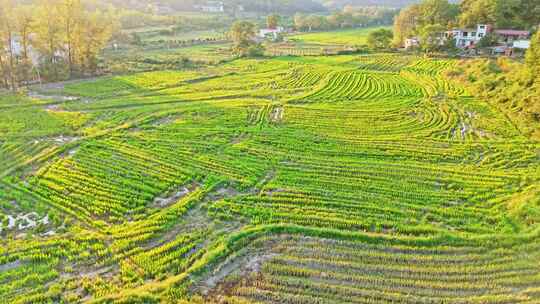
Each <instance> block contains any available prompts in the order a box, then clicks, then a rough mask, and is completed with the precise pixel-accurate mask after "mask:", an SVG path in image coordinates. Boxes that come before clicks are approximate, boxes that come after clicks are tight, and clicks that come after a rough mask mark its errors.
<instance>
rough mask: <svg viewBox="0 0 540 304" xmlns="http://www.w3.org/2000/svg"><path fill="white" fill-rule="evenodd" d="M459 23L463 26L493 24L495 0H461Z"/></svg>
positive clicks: (495, 15) (495, 14) (495, 10)
mask: <svg viewBox="0 0 540 304" xmlns="http://www.w3.org/2000/svg"><path fill="white" fill-rule="evenodd" d="M460 7H461V15H460V17H459V23H460V24H461V25H462V26H465V27H473V26H476V25H477V24H495V22H496V21H497V0H463V2H461V5H460Z"/></svg>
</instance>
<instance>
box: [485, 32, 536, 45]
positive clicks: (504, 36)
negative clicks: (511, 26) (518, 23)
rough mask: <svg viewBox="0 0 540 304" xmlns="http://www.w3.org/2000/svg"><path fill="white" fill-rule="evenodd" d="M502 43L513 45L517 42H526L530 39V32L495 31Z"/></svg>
mask: <svg viewBox="0 0 540 304" xmlns="http://www.w3.org/2000/svg"><path fill="white" fill-rule="evenodd" d="M494 33H495V35H497V37H499V42H501V43H513V42H514V41H516V40H525V39H527V38H529V37H530V35H531V33H530V32H529V31H520V30H506V29H498V30H495V31H494Z"/></svg>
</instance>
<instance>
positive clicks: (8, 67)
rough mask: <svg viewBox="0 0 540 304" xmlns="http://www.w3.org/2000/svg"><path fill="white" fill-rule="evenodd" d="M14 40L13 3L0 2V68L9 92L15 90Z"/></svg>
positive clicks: (8, 0)
mask: <svg viewBox="0 0 540 304" xmlns="http://www.w3.org/2000/svg"><path fill="white" fill-rule="evenodd" d="M14 40H15V16H14V3H13V1H11V0H0V41H1V43H0V66H1V70H2V74H3V78H4V84H5V85H6V86H8V87H9V88H10V89H11V90H16V89H17V79H16V75H15V50H14Z"/></svg>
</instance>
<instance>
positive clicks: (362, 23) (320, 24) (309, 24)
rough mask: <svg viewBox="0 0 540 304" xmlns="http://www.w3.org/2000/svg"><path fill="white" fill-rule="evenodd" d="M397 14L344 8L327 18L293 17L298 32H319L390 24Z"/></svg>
mask: <svg viewBox="0 0 540 304" xmlns="http://www.w3.org/2000/svg"><path fill="white" fill-rule="evenodd" d="M398 12H399V10H397V9H393V8H385V7H353V6H346V7H345V8H344V9H343V10H342V11H336V12H333V13H332V14H330V15H328V16H321V15H305V14H301V13H297V14H295V15H294V27H295V28H296V29H297V30H299V31H320V30H334V29H343V28H353V27H367V26H374V25H383V24H392V21H393V20H394V17H395V16H396V15H397V13H398Z"/></svg>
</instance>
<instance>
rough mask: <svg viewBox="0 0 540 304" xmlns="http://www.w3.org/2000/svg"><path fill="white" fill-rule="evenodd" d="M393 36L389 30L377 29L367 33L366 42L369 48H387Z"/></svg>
mask: <svg viewBox="0 0 540 304" xmlns="http://www.w3.org/2000/svg"><path fill="white" fill-rule="evenodd" d="M393 38H394V34H393V33H392V31H391V30H387V29H379V30H375V31H372V32H371V33H369V35H368V38H367V44H368V46H369V47H370V48H371V49H388V48H389V47H390V44H391V43H392V39H393Z"/></svg>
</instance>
